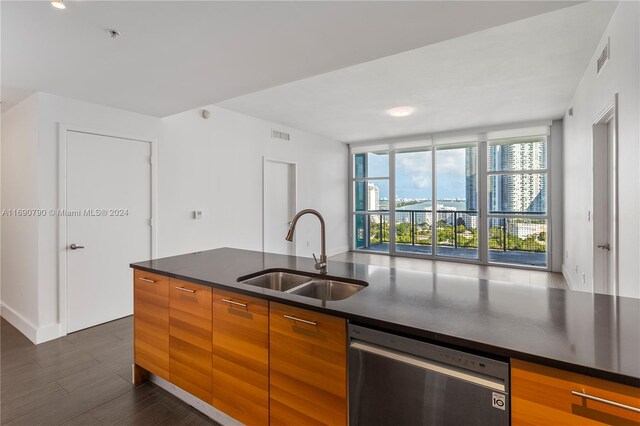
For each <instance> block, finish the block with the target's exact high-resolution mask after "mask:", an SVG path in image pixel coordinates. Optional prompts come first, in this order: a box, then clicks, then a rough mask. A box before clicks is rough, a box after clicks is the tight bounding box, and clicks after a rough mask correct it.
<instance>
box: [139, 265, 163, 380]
mask: <svg viewBox="0 0 640 426" xmlns="http://www.w3.org/2000/svg"><path fill="white" fill-rule="evenodd" d="M133 292H134V298H133V300H134V303H133V312H134V315H133V333H134V336H135V337H134V359H135V363H136V365H139V366H140V367H142V368H144V369H145V370H147V371H149V372H151V373H153V374H156V375H157V376H160V377H162V378H163V379H165V380H169V278H168V277H165V276H162V275H156V274H151V273H148V272H144V271H140V270H136V271H135V272H134V275H133Z"/></svg>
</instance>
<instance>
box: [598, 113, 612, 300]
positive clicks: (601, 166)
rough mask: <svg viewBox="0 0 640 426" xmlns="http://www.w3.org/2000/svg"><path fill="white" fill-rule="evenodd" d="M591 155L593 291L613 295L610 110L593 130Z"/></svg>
mask: <svg viewBox="0 0 640 426" xmlns="http://www.w3.org/2000/svg"><path fill="white" fill-rule="evenodd" d="M593 155H594V158H593V161H594V167H593V171H594V174H593V179H594V184H593V189H594V192H593V204H594V205H593V231H594V233H593V235H594V243H595V247H594V276H593V279H594V283H593V291H594V292H596V293H607V294H616V289H617V282H616V279H617V274H616V271H617V266H616V265H617V260H616V259H617V253H616V246H617V244H616V239H617V196H616V192H617V183H616V176H617V171H616V167H617V160H616V132H615V110H613V109H612V110H611V111H610V112H609V113H607V114H606V115H605V116H604V117H602V118H601V119H600V120H599V121H598V122H597V123H596V124H594V126H593Z"/></svg>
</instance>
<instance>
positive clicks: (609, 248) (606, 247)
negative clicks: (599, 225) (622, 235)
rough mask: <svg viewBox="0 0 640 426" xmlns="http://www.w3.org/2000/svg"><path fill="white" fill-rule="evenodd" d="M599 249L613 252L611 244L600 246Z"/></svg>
mask: <svg viewBox="0 0 640 426" xmlns="http://www.w3.org/2000/svg"><path fill="white" fill-rule="evenodd" d="M598 248H601V249H605V250H611V246H610V245H609V244H599V245H598Z"/></svg>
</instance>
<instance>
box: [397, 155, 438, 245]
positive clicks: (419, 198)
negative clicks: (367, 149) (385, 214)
mask: <svg viewBox="0 0 640 426" xmlns="http://www.w3.org/2000/svg"><path fill="white" fill-rule="evenodd" d="M432 163H433V158H432V154H431V149H430V148H420V149H412V150H406V151H398V152H396V153H395V188H396V194H395V195H396V197H395V199H396V202H395V228H396V229H395V251H396V252H401V253H414V254H424V255H430V254H432V253H433V247H432V245H433V233H432V228H431V224H432V223H433V215H432V204H433V203H432V198H433V196H432V194H433V175H432Z"/></svg>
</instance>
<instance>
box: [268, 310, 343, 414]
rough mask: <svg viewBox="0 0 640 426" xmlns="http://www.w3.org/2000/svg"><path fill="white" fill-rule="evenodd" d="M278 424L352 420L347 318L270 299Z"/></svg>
mask: <svg viewBox="0 0 640 426" xmlns="http://www.w3.org/2000/svg"><path fill="white" fill-rule="evenodd" d="M269 318H270V322H269V332H270V349H271V350H270V373H271V375H270V377H271V381H270V398H271V399H270V400H271V405H270V407H271V413H270V419H271V424H272V425H279V424H283V425H284V424H287V425H291V424H330V425H346V424H347V336H346V332H347V330H346V321H345V320H344V319H341V318H336V317H332V316H330V315H325V314H320V313H317V312H313V311H308V310H305V309H299V308H294V307H291V306H287V305H282V304H279V303H273V302H272V303H271V304H270V316H269Z"/></svg>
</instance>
